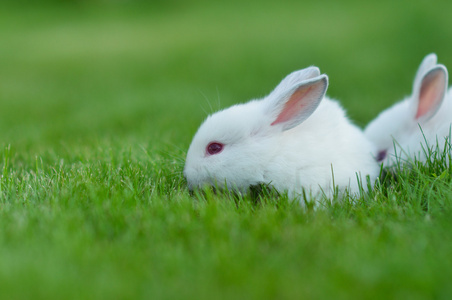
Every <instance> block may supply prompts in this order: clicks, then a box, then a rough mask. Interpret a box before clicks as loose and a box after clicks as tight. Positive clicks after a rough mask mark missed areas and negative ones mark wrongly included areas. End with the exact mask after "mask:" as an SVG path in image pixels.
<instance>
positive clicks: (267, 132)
mask: <svg viewBox="0 0 452 300" xmlns="http://www.w3.org/2000/svg"><path fill="white" fill-rule="evenodd" d="M306 87H308V88H306ZM311 87H312V89H311ZM302 88H306V89H307V91H308V92H307V96H306V97H307V98H309V103H308V101H306V102H304V104H303V105H305V106H304V107H303V108H302V109H301V110H302V111H301V113H300V114H298V115H297V116H295V117H293V118H291V119H290V120H288V121H284V122H276V121H275V120H277V118H278V116H280V115H281V110H283V109H284V108H285V107H286V103H287V102H289V100H290V99H292V98H291V97H292V96H293V95H295V93H296V92H297V91H300V89H302ZM326 88H327V76H326V75H320V71H319V70H318V69H317V68H315V67H310V68H306V69H303V70H300V71H297V72H294V73H292V74H290V75H288V76H287V77H286V78H285V79H284V80H283V81H282V82H281V83H280V84H279V85H278V86H277V87H276V88H275V90H274V91H273V92H272V93H271V94H270V95H269V96H267V97H265V98H263V99H261V100H253V101H250V102H248V103H245V104H239V105H234V106H232V107H230V108H227V109H225V110H222V111H219V112H217V113H215V114H213V115H211V116H209V117H208V118H207V119H206V120H205V121H204V123H203V124H202V125H201V127H200V128H199V130H198V132H197V133H196V135H195V136H194V138H193V141H192V143H191V145H190V148H189V150H188V153H187V158H186V164H185V169H184V175H185V177H186V178H187V181H188V185H189V188H190V189H193V188H196V187H202V186H203V185H206V184H207V185H212V186H213V185H216V186H219V187H222V188H224V187H225V185H226V186H227V188H230V189H234V190H238V191H241V192H246V191H247V189H248V188H249V186H250V185H255V184H259V183H265V184H271V186H273V187H274V188H276V189H277V190H278V191H280V192H285V191H287V192H288V193H289V195H290V196H291V197H293V198H297V197H299V196H300V194H301V193H302V192H303V189H305V190H306V192H307V193H308V194H309V193H310V194H311V195H313V196H318V195H320V194H321V193H322V191H323V192H325V193H326V195H328V196H331V194H332V192H333V189H334V186H333V180H334V185H336V186H338V187H339V188H340V190H344V189H345V188H349V189H350V191H351V192H352V193H357V192H358V191H359V186H358V182H357V176H359V177H360V178H361V180H362V182H364V184H363V185H364V188H365V185H366V184H365V182H366V180H365V176H367V175H369V176H370V180H371V181H370V182H371V183H373V182H374V181H375V179H376V177H377V176H378V174H379V166H378V164H377V163H376V161H375V160H374V159H373V157H372V155H371V153H373V152H374V150H375V149H374V147H373V145H372V144H371V143H370V142H369V141H368V140H367V139H366V138H365V136H364V134H363V133H362V131H361V130H360V129H359V128H358V127H356V126H355V125H353V124H351V123H350V121H349V120H348V119H347V117H346V115H345V112H344V110H343V109H342V107H341V106H340V105H339V104H338V103H337V102H336V101H333V100H330V99H328V98H326V97H325V98H324V94H325V91H326ZM274 123H276V124H274ZM272 124H273V125H272ZM212 141H215V142H221V143H223V144H225V147H224V150H223V151H222V152H221V153H218V154H215V155H207V154H206V146H207V145H208V144H209V143H210V142H212ZM333 176H334V179H333Z"/></svg>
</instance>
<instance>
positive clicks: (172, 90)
mask: <svg viewBox="0 0 452 300" xmlns="http://www.w3.org/2000/svg"><path fill="white" fill-rule="evenodd" d="M451 8H452V3H451V2H450V1H442V2H435V1H433V2H432V1H416V2H413V1H385V0H383V1H340V2H339V1H315V2H314V1H313V2H308V1H285V2H279V1H247V2H245V1H227V2H226V1H224V2H220V1H218V2H215V1H201V0H200V1H149V2H147V1H119V0H118V1H75V0H74V1H39V2H34V1H13V0H11V1H5V0H3V1H2V4H1V8H0V141H1V142H3V143H6V144H8V143H11V144H13V145H15V147H17V148H18V149H30V150H33V151H44V150H45V149H54V150H55V149H56V150H55V151H60V150H61V151H63V150H64V149H68V148H69V149H70V148H71V147H82V146H83V145H90V143H93V142H94V141H98V140H99V139H107V140H112V139H118V140H119V141H120V142H125V143H126V142H127V141H129V142H131V143H133V142H137V143H144V144H148V143H149V142H150V141H152V143H153V144H157V145H159V144H161V143H167V144H174V145H177V146H178V147H181V148H186V147H187V146H188V144H189V142H190V140H191V137H192V135H193V134H194V132H195V131H196V128H197V127H198V126H199V124H200V122H201V121H202V119H203V118H204V117H205V116H206V112H211V111H212V110H217V109H219V108H224V107H227V106H229V105H231V104H234V103H238V102H244V101H247V100H249V99H251V98H256V97H261V96H264V95H266V94H267V93H268V92H270V91H271V89H272V88H273V87H274V86H275V85H276V84H277V83H278V82H279V81H280V80H281V79H282V78H283V77H284V76H285V75H286V74H288V73H289V72H291V71H294V70H296V69H301V68H304V67H306V66H309V65H316V66H319V67H320V69H321V71H322V72H324V73H326V74H328V75H329V77H330V87H329V89H328V92H327V94H328V95H329V96H330V97H332V98H336V99H338V100H340V101H341V102H342V103H343V105H344V107H345V108H346V109H347V111H348V114H349V116H350V118H352V119H353V120H354V121H355V122H356V123H357V124H358V125H359V126H361V127H363V126H364V125H365V124H366V123H367V122H368V121H369V120H371V119H372V118H373V117H374V116H376V114H377V113H378V112H379V111H381V110H382V109H383V108H385V107H387V106H389V105H390V104H391V103H393V102H395V101H396V100H399V99H401V98H402V97H403V96H405V95H407V94H409V93H410V91H411V83H412V80H413V77H414V73H415V71H416V69H417V66H418V65H419V63H420V61H421V59H422V58H423V57H424V56H425V55H426V54H428V53H430V52H436V53H437V54H438V57H439V61H440V62H441V63H444V64H445V65H446V66H449V65H452V57H451V55H450V53H451V50H452V43H451V42H450V37H451V36H452V26H451V25H452V20H451V18H450V12H451V11H452V10H451Z"/></svg>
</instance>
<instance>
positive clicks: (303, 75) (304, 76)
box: [271, 66, 320, 97]
mask: <svg viewBox="0 0 452 300" xmlns="http://www.w3.org/2000/svg"><path fill="white" fill-rule="evenodd" d="M318 76H320V70H319V68H317V67H313V66H311V67H308V68H305V69H302V70H298V71H295V72H292V73H290V74H289V75H287V76H286V77H285V78H284V79H283V80H281V82H280V83H279V84H278V86H277V87H276V88H275V89H274V90H273V92H272V93H271V96H272V97H273V95H276V96H277V95H279V94H282V93H285V92H286V91H287V90H289V89H290V88H292V87H293V86H295V85H297V84H300V83H302V82H304V81H306V80H308V79H312V78H314V77H318Z"/></svg>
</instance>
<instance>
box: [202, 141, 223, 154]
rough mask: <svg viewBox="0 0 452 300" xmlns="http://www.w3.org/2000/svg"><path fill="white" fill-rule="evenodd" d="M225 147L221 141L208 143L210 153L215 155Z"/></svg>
mask: <svg viewBox="0 0 452 300" xmlns="http://www.w3.org/2000/svg"><path fill="white" fill-rule="evenodd" d="M223 147H224V145H223V144H221V143H217V142H212V143H210V144H209V145H207V148H206V150H207V153H208V154H209V155H214V154H218V153H220V152H221V151H223Z"/></svg>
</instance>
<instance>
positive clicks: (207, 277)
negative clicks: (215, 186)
mask: <svg viewBox="0 0 452 300" xmlns="http://www.w3.org/2000/svg"><path fill="white" fill-rule="evenodd" d="M0 6H1V7H0V150H1V151H0V172H1V174H2V176H1V179H0V298H1V299H217V298H218V299H383V298H384V299H450V298H451V297H452V284H451V283H450V278H452V221H451V220H452V167H448V166H447V164H446V163H444V162H445V159H437V160H435V161H434V162H433V163H431V164H429V165H426V166H423V165H420V164H417V165H416V167H415V168H413V169H410V170H402V171H401V170H399V171H398V172H397V173H396V174H395V175H394V176H393V177H387V178H386V179H385V180H382V182H381V183H377V185H376V187H375V189H374V190H372V191H371V192H370V193H368V194H365V195H363V196H362V197H361V198H359V199H355V200H356V203H355V204H351V203H350V201H347V200H346V201H344V202H341V203H339V202H334V203H333V204H331V205H325V206H324V207H322V208H320V209H317V210H312V209H305V208H303V207H301V206H300V205H298V204H297V203H292V202H290V201H288V200H287V199H286V198H285V197H276V196H275V195H273V194H272V193H269V194H266V195H264V196H263V197H261V200H260V201H258V202H257V203H256V201H255V200H254V199H251V197H249V196H245V197H241V198H240V197H234V196H231V195H227V194H217V195H214V194H211V193H209V192H208V191H207V193H205V194H195V195H193V196H190V194H189V192H188V190H187V187H186V183H185V181H184V178H183V176H182V169H183V165H184V159H185V153H186V150H187V148H188V146H189V144H190V141H191V139H192V136H193V134H194V133H195V132H196V129H197V127H198V126H199V125H200V123H201V122H202V120H203V119H204V118H205V117H206V115H207V114H208V113H210V112H213V111H215V110H218V109H220V108H225V107H227V106H229V105H232V104H234V103H239V102H244V101H247V100H249V99H252V98H257V97H261V96H264V95H266V94H267V93H268V92H270V91H271V90H272V89H273V87H274V86H275V85H276V84H277V83H278V82H279V81H280V80H281V79H282V78H283V77H284V76H285V75H287V74H288V73H290V72H292V71H294V70H296V69H301V68H304V67H306V66H309V65H317V66H319V67H320V69H321V71H322V72H324V73H326V74H328V75H329V80H330V86H329V89H328V92H327V94H328V95H329V96H330V97H332V98H336V99H339V100H340V101H341V103H342V104H343V106H344V107H345V108H346V109H347V111H348V115H349V116H350V118H351V119H353V120H354V122H355V123H356V124H358V125H359V126H361V127H363V126H364V125H365V124H367V122H368V121H370V120H371V119H372V118H373V117H375V116H376V115H377V113H378V112H379V111H381V110H382V109H384V108H385V107H387V106H389V105H390V104H392V103H394V102H395V101H397V100H400V99H402V98H403V96H404V95H408V94H410V92H411V85H412V80H413V78H414V74H415V71H416V69H417V66H418V64H419V63H420V61H421V60H422V58H423V57H424V56H425V55H426V54H428V53H430V52H436V53H437V55H438V58H439V62H440V63H443V64H445V65H446V66H451V68H452V56H451V55H450V53H452V42H451V41H450V37H451V36H452V26H451V25H452V21H451V19H450V11H452V2H446V1H442V2H440V1H438V2H437V3H432V2H428V3H427V2H425V1H418V2H413V1H397V2H394V1H384V0H383V1H378V2H374V3H372V2H365V1H343V2H340V3H339V2H337V1H318V2H315V3H301V2H300V1H288V2H286V3H285V4H283V3H279V2H276V1H275V2H272V1H249V2H247V3H243V1H235V0H233V1H228V2H224V3H213V2H212V1H191V2H189V1H186V2H183V1H176V0H173V1H167V2H164V1H156V2H154V3H153V4H146V3H145V2H144V1H136V2H134V1H129V2H126V1H123V2H121V1H116V2H114V1H111V2H109V1H91V2H89V1H67V2H64V3H63V2H59V1H42V4H41V5H37V4H31V3H28V1H18V3H17V2H15V1H12V0H7V1H4V2H2V4H0ZM446 159H447V158H446Z"/></svg>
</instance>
